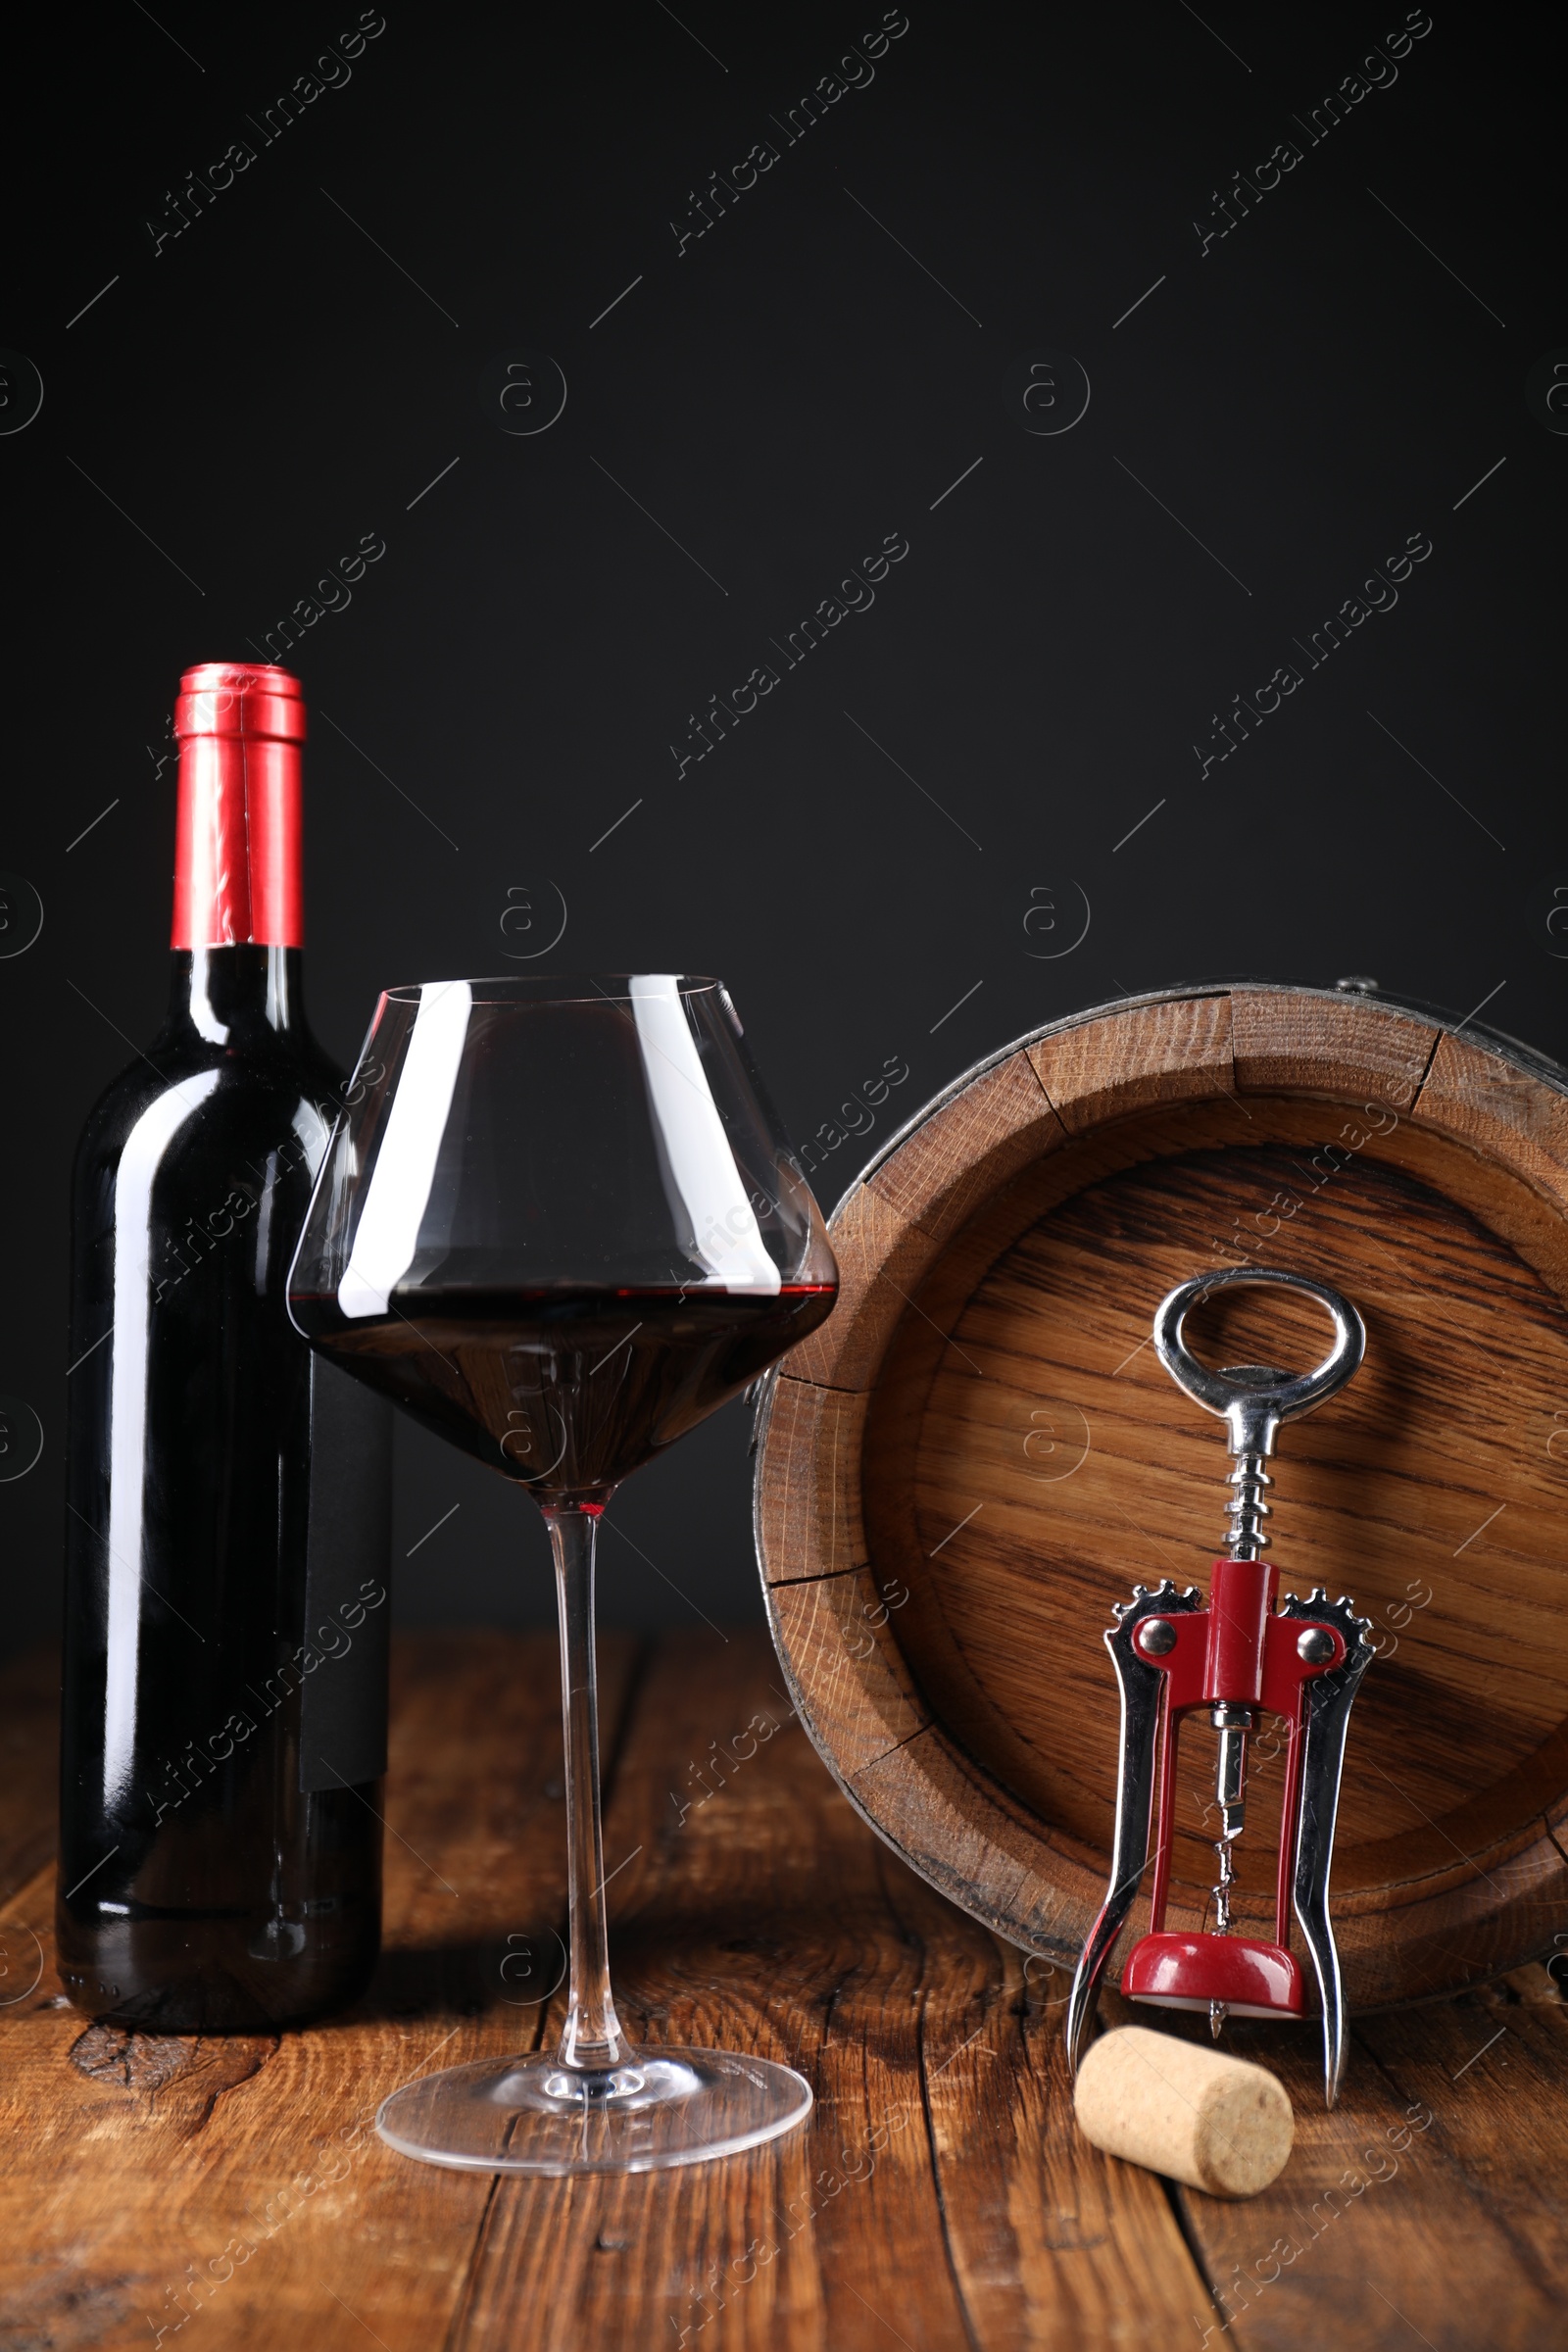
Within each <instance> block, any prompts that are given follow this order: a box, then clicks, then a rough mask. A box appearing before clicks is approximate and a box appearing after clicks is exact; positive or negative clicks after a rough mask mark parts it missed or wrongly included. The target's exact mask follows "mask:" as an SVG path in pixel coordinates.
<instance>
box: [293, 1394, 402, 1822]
mask: <svg viewBox="0 0 1568 2352" xmlns="http://www.w3.org/2000/svg"><path fill="white" fill-rule="evenodd" d="M391 1535H392V1408H391V1406H390V1404H388V1402H387V1401H386V1399H385V1398H384V1397H377V1396H376V1395H375V1394H374V1392H373V1391H372V1390H370V1389H368V1388H366V1387H365V1386H364V1384H363V1383H362V1382H360V1381H357V1380H353V1379H351V1378H350V1377H349V1375H348V1374H347V1373H346V1372H342V1371H340V1370H339V1369H338V1367H337V1366H336V1365H335V1364H330V1363H324V1362H323V1361H322V1359H321V1358H320V1356H319V1355H315V1354H313V1355H312V1357H311V1516H310V1537H309V1544H308V1548H307V1552H306V1562H305V1629H304V1630H305V1652H304V1656H303V1658H302V1659H301V1665H302V1667H303V1669H304V1682H303V1685H302V1687H301V1691H300V1787H301V1789H342V1788H349V1789H352V1788H354V1787H356V1786H357V1785H358V1784H360V1783H363V1782H365V1781H374V1780H378V1779H379V1778H380V1776H381V1774H382V1773H383V1772H385V1770H386V1691H387V1655H388V1637H389V1632H390V1622H389V1621H390V1619H391V1615H392V1604H391V1600H390V1597H389V1594H388V1585H387V1579H388V1576H389V1573H390V1566H389V1562H390V1545H391ZM313 1661H314V1662H313Z"/></svg>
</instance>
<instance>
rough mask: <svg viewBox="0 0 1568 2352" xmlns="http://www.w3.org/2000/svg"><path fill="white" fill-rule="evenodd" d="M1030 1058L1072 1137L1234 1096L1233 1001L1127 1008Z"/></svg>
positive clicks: (1047, 1043)
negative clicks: (1171, 1106) (1131, 1115)
mask: <svg viewBox="0 0 1568 2352" xmlns="http://www.w3.org/2000/svg"><path fill="white" fill-rule="evenodd" d="M1029 1058H1030V1060H1031V1061H1032V1062H1033V1063H1034V1065H1035V1070H1036V1073H1037V1075H1038V1077H1039V1079H1040V1083H1041V1085H1042V1086H1043V1087H1044V1088H1045V1090H1046V1093H1047V1094H1048V1095H1049V1096H1050V1098H1051V1101H1052V1103H1053V1104H1054V1107H1055V1110H1056V1112H1057V1115H1058V1116H1059V1118H1060V1120H1061V1123H1062V1125H1063V1126H1064V1127H1065V1128H1067V1129H1068V1131H1069V1132H1070V1133H1071V1134H1073V1135H1082V1134H1084V1133H1086V1132H1087V1131H1088V1130H1089V1129H1090V1128H1092V1127H1098V1126H1101V1125H1103V1122H1104V1121H1105V1120H1106V1119H1119V1118H1123V1117H1125V1116H1126V1115H1127V1113H1128V1112H1129V1111H1134V1110H1149V1109H1151V1108H1152V1107H1153V1105H1154V1104H1156V1103H1186V1102H1194V1101H1201V1100H1202V1099H1204V1098H1205V1097H1208V1096H1213V1095H1225V1094H1229V1093H1230V1091H1231V1087H1232V1083H1233V1081H1232V1076H1231V1003H1230V999H1229V998H1227V997H1225V996H1222V995H1221V996H1212V997H1173V998H1172V999H1171V1000H1170V1001H1169V1003H1167V1004H1164V1005H1130V1006H1129V1007H1128V1008H1127V1010H1126V1011H1125V1012H1113V1013H1107V1014H1105V1015H1104V1017H1103V1019H1101V1020H1098V1021H1079V1022H1077V1023H1076V1024H1075V1025H1074V1026H1073V1027H1072V1028H1070V1029H1062V1030H1059V1031H1058V1032H1057V1034H1056V1035H1055V1036H1054V1037H1046V1038H1042V1039H1041V1041H1040V1043H1039V1045H1037V1046H1031V1047H1030V1049H1029Z"/></svg>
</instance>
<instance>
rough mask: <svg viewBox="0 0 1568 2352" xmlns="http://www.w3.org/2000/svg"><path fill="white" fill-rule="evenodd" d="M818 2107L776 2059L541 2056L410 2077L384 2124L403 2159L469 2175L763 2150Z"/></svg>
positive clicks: (596, 2167) (379, 2126) (641, 2169)
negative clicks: (597, 2066)
mask: <svg viewBox="0 0 1568 2352" xmlns="http://www.w3.org/2000/svg"><path fill="white" fill-rule="evenodd" d="M810 2111H811V2089H810V2085H809V2082H807V2081H806V2080H805V2078H804V2077H803V2076H801V2075H798V2074H796V2072H795V2070H794V2069H793V2067H788V2066H775V2065H773V2064H772V2063H771V2061H770V2060H768V2059H766V2058H742V2057H737V2056H735V2055H733V2054H731V2053H730V2052H728V2051H724V2050H666V2049H660V2050H647V2051H629V2052H628V2053H627V2055H626V2058H625V2059H624V2061H623V2062H622V2064H621V2065H619V2066H618V2067H615V2068H613V2069H612V2070H610V2071H609V2072H607V2073H605V2074H593V2075H579V2074H574V2073H572V2072H570V2071H568V2070H567V2069H565V2068H564V2067H563V2066H562V2065H561V2063H560V2061H559V2059H557V2058H556V2056H555V2055H554V2053H545V2052H537V2053H534V2054H532V2055H530V2056H528V2057H523V2058H481V2059H479V2060H477V2061H476V2062H475V2063H474V2064H472V2065H470V2066H453V2067H448V2068H446V2069H445V2070H444V2071H443V2072H442V2073H440V2074H436V2075H426V2076H424V2077H422V2078H421V2079H420V2080H419V2081H418V2082H409V2083H406V2084H405V2085H404V2087H403V2088H402V2089H401V2090H395V2091H394V2092H393V2093H392V2095H391V2097H390V2098H388V2099H384V2100H383V2101H382V2103H381V2109H380V2112H379V2114H378V2115H377V2116H376V2119H375V2128H376V2130H377V2131H379V2133H380V2134H381V2137H382V2138H383V2139H384V2140H385V2141H386V2143H387V2145H388V2146H389V2147H393V2148H396V2149H397V2151H398V2153H399V2154H400V2155H403V2156H413V2157H417V2159H418V2160H419V2162H420V2163H423V2164H444V2165H450V2166H451V2167H453V2168H454V2169H455V2170H456V2171H459V2172H471V2173H553V2174H563V2173H655V2172H662V2171H664V2170H665V2169H667V2168H668V2167H669V2166H671V2165H677V2164H703V2163H706V2162H708V2161H710V2160H711V2158H713V2157H715V2156H734V2155H737V2154H739V2152H740V2151H741V2149H743V2148H755V2147H759V2146H760V2144H761V2143H762V2141H763V2140H768V2139H774V2138H776V2137H777V2136H778V2134H779V2133H780V2132H781V2131H792V2130H793V2129H794V2127H795V2126H796V2125H797V2124H801V2123H804V2122H805V2121H806V2118H807V2116H808V2115H809V2113H810Z"/></svg>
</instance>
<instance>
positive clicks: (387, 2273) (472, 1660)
mask: <svg viewBox="0 0 1568 2352" xmlns="http://www.w3.org/2000/svg"><path fill="white" fill-rule="evenodd" d="M634 1655H635V1645H634V1644H632V1643H630V1642H626V1641H625V1640H621V1641H618V1642H607V1643H606V1644H605V1651H604V1667H605V1699H604V1721H605V1723H606V1726H607V1739H609V1740H613V1734H614V1727H615V1725H616V1723H617V1720H618V1718H619V1715H620V1712H621V1710H622V1708H623V1706H624V1703H625V1696H626V1692H627V1690H628V1687H629V1681H630V1674H631V1669H632V1664H633V1659H634ZM557 1690H558V1673H557V1662H556V1644H555V1642H554V1640H553V1638H551V1637H549V1636H541V1635H524V1636H518V1635H509V1634H502V1633H497V1632H485V1633H482V1634H472V1635H463V1636H452V1635H438V1634H429V1635H421V1636H420V1637H418V1638H417V1640H415V1641H409V1640H404V1641H402V1642H399V1643H398V1644H397V1652H396V1673H395V1683H394V1701H393V1715H392V1753H391V1772H390V1777H389V1783H388V1798H387V1803H388V1824H389V1828H390V1830H391V1831H392V1833H393V1834H392V1835H391V1836H390V1837H389V1838H388V1839H387V1865H386V1911H385V1947H386V1948H385V1952H384V1955H383V1959H382V1963H381V1966H380V1969H379V1971H378V1973H377V1976H376V1979H375V1982H374V1984H373V1985H372V1986H371V1988H370V1991H369V1993H368V1995H367V1997H366V1999H365V2000H364V2001H363V2002H362V2003H361V2004H359V2005H358V2006H357V2007H356V2008H355V2009H354V2010H352V2011H350V2012H347V2013H346V2014H345V2015H343V2016H341V2017H339V2018H334V2019H329V2020H327V2021H325V2022H324V2023H323V2024H322V2025H320V2026H319V2027H318V2028H316V2029H314V2030H312V2031H310V2032H307V2033H296V2034H284V2035H282V2036H281V2037H279V2038H277V2039H275V2040H273V2039H271V2038H270V2037H254V2038H250V2039H240V2040H237V2041H235V2040H227V2039H225V2040H224V2041H221V2042H219V2043H216V2044H215V2043H212V2042H203V2041H201V2040H200V2039H198V2038H197V2037H195V2036H158V2037H153V2036H136V2037H134V2039H133V2041H132V2042H131V2043H130V2044H129V2045H128V2046H127V2045H126V2044H125V2042H124V2041H123V2039H122V2041H121V2044H120V2047H119V2049H118V2050H117V2049H116V2047H115V2040H114V2037H113V2036H110V2035H106V2034H105V2033H104V2032H103V2030H102V2029H96V2028H92V2027H89V2026H88V2025H87V2022H86V2021H85V2020H84V2019H83V2018H82V2017H81V2016H80V2015H79V2014H78V2013H77V2012H75V2011H74V2010H73V2009H71V2008H70V2007H68V2006H66V2005H65V2004H64V2002H63V2000H62V1999H61V1998H60V1996H58V1995H55V1994H53V1992H52V1990H51V1985H52V1978H46V1979H45V1981H44V1985H43V1986H42V1987H41V1988H40V1990H39V1992H38V1994H37V1995H36V1997H34V1998H33V1999H32V2000H30V2001H28V2002H25V2003H22V2004H19V2005H16V2006H14V2007H12V2008H9V2009H5V2008H0V2131H3V2132H4V2134H5V2137H6V2144H7V2146H8V2148H9V2149H10V2150H11V2157H12V2160H11V2162H10V2163H9V2164H8V2165H7V2166H6V2168H5V2172H4V2177H3V2179H0V2337H5V2336H6V2331H7V2329H8V2328H9V2330H10V2331H11V2336H12V2337H14V2338H15V2339H17V2340H21V2341H31V2342H34V2343H36V2344H38V2345H40V2346H42V2345H45V2344H47V2345H48V2346H50V2347H51V2352H56V2348H58V2352H67V2348H68V2347H74V2346H76V2345H88V2344H101V2345H105V2346H112V2347H119V2346H121V2345H126V2346H128V2345H130V2344H139V2345H142V2346H145V2345H147V2344H148V2343H150V2342H156V2341H159V2340H162V2341H163V2342H164V2343H166V2344H168V2343H171V2342H172V2341H173V2340H174V2337H175V2332H176V2331H177V2330H179V2329H180V2328H181V2327H183V2325H184V2324H185V2321H186V2319H187V2318H196V2317H198V2316H199V2318H200V2320H201V2322H202V2333H201V2335H200V2337H199V2339H193V2340H200V2341H203V2342H206V2343H209V2344H211V2345H213V2346H215V2347H216V2346H226V2345H233V2346H236V2347H238V2346H243V2347H244V2348H245V2352H273V2347H276V2348H277V2352H298V2347H299V2345H301V2344H302V2343H305V2344H309V2346H310V2347H311V2352H349V2348H350V2347H354V2348H356V2352H362V2348H363V2346H364V2345H365V2343H366V2340H367V2336H366V2328H367V2327H369V2328H370V2329H371V2330H372V2331H373V2332H374V2334H375V2335H377V2336H379V2337H380V2339H381V2340H382V2342H383V2343H384V2344H385V2345H387V2346H388V2347H389V2348H390V2352H426V2348H427V2347H428V2346H429V2345H430V2344H431V2343H432V2342H437V2343H438V2342H440V2341H441V2339H442V2337H443V2335H444V2333H445V2330H446V2328H447V2327H448V2324H449V2322H450V2320H451V2317H452V2315H453V2312H454V2311H455V2309H456V2308H457V2305H458V2302H459V2299H460V2297H461V2294H462V2291H463V2286H464V2281H465V2278H466V2274H467V2270H468V2265H469V2260H470V2256H471V2251H472V2247H473V2244H474V2241H475V2238H476V2236H477V2233H478V2229H479V2227H480V2224H481V2221H482V2218H483V2214H484V2209H485V2203H486V2198H487V2196H488V2183H487V2181H486V2180H484V2179H482V2178H479V2177H473V2178H469V2177H467V2176H460V2175H453V2174H447V2173H441V2172H437V2171H435V2170H434V2169H432V2168H430V2167H427V2166H423V2165H416V2164H410V2163H408V2162H406V2161H405V2160H403V2159H401V2158H399V2157H397V2156H395V2155H394V2154H393V2153H392V2151H391V2150H390V2149H388V2148H386V2147H384V2146H383V2145H382V2143H381V2142H380V2141H379V2140H378V2139H377V2138H376V2137H375V2135H374V2131H373V2129H372V2126H373V2120H374V2113H375V2108H376V2106H377V2105H378V2103H379V2101H380V2099H381V2098H382V2097H384V2096H385V2095H386V2093H387V2092H388V2091H390V2090H392V2089H393V2088H395V2087H396V2086H397V2084H398V2083H399V2082H402V2081H405V2080H407V2079H408V2078H409V2077H410V2076H412V2075H413V2074H415V2073H417V2072H418V2071H419V2070H420V2069H421V2068H422V2067H424V2066H427V2065H430V2064H432V2063H433V2064H435V2065H438V2066H439V2065H450V2064H454V2063H457V2062H459V2061H461V2060H463V2059H466V2058H470V2057H481V2056H485V2055H489V2054H496V2055H500V2054H502V2053H504V2052H505V2051H507V2050H508V2049H515V2048H517V2047H531V2046H532V2045H533V2042H534V2040H535V2037H536V2035H537V2032H538V2023H537V2021H538V2018H539V2015H540V2009H539V2006H538V2004H537V2003H536V2004H535V2005H534V2006H533V2007H531V2008H524V2007H511V2006H508V2005H507V2003H508V2002H509V2001H510V2000H514V1999H515V1997H516V1994H517V1980H518V1970H517V1967H516V1965H515V1963H514V1966H513V1968H512V1969H511V1970H510V1971H509V1980H507V1981H504V1980H503V1979H502V1978H501V1976H500V1973H499V1972H500V1965H501V1961H502V1959H503V1958H504V1957H505V1956H506V1954H507V1952H508V1950H509V1948H510V1949H511V1950H512V1951H513V1952H514V1953H516V1952H518V1951H519V1950H522V1949H523V1948H524V1947H523V1946H522V1944H521V1943H520V1942H514V1943H512V1944H511V1945H510V1946H509V1944H508V1937H509V1936H517V1937H520V1936H529V1937H530V1938H531V1939H532V1944H533V1948H534V1950H535V1951H536V1953H537V1954H538V1956H539V1961H540V1965H541V1969H543V1967H545V1966H546V1965H549V1963H550V1962H551V1960H552V1959H553V1956H554V1952H555V1946H554V1945H553V1944H552V1942H551V1939H550V1931H551V1930H553V1929H559V1927H560V1925H561V1923H562V1918H563V1913H564V1877H565V1870H564V1865H565V1844H564V1814H563V1807H562V1803H561V1798H560V1774H561V1729H560V1718H559V1712H558V1704H557ZM47 1902H48V1891H47V1877H43V1878H40V1879H39V1880H36V1881H34V1882H33V1883H32V1884H31V1885H30V1886H29V1887H27V1888H26V1889H25V1891H24V1894H23V1895H22V1896H21V1897H20V1898H19V1901H18V1903H16V1904H14V1905H13V1906H12V1907H11V1912H10V1913H9V1914H8V1915H7V1916H8V1917H15V1916H25V1917H28V1918H30V1917H32V1916H33V1911H32V1909H29V1908H27V1906H29V1905H32V1906H36V1905H42V1906H44V1908H45V1909H46V1908H47ZM547 1983H548V1980H547V1979H544V1978H543V1977H542V1976H541V1980H540V1988H541V1990H543V1989H545V1986H546V1985H547ZM73 2061H74V2063H73ZM83 2061H85V2066H84V2065H83V2063H82V2062H83ZM160 2329H163V2330H164V2334H163V2336H162V2338H161V2339H160V2337H159V2330H160ZM7 2340H10V2339H7Z"/></svg>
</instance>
